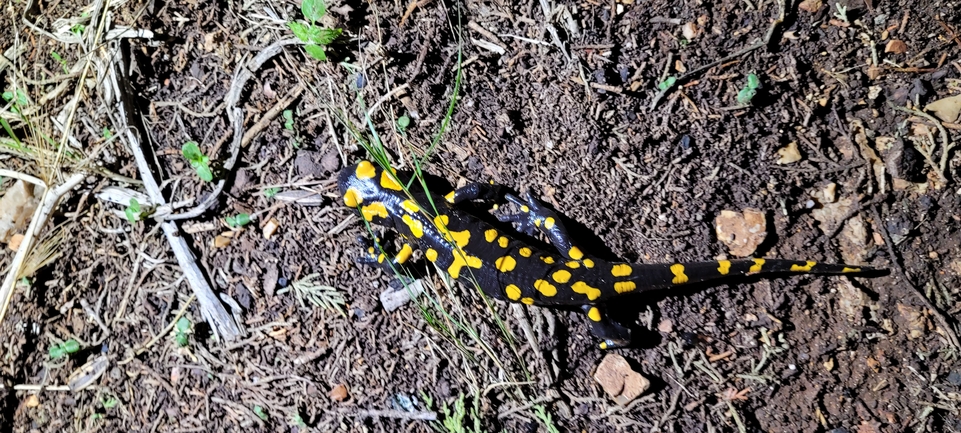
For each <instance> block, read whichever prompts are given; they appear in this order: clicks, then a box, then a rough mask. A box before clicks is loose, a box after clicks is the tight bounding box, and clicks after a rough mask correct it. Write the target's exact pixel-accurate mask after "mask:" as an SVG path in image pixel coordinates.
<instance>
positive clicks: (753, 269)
mask: <svg viewBox="0 0 961 433" xmlns="http://www.w3.org/2000/svg"><path fill="white" fill-rule="evenodd" d="M762 266H764V259H754V265H753V266H751V269H748V272H750V273H752V274H753V273H757V272H761V267H762Z"/></svg>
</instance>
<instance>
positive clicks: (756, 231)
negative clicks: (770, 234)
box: [714, 208, 767, 257]
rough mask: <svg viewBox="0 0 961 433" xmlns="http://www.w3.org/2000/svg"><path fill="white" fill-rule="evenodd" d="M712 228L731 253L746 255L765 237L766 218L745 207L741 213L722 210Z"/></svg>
mask: <svg viewBox="0 0 961 433" xmlns="http://www.w3.org/2000/svg"><path fill="white" fill-rule="evenodd" d="M714 230H715V232H716V233H717V239H718V240H719V241H721V242H722V243H724V245H726V246H727V248H728V250H729V251H730V252H731V254H733V255H735V256H738V257H747V256H750V255H751V254H754V251H755V250H756V249H757V246H758V245H761V243H762V242H764V238H766V237H767V219H766V218H765V216H764V213H763V212H761V211H760V210H757V209H751V208H745V209H744V212H743V213H741V212H735V211H732V210H722V211H721V214H720V215H718V216H717V218H715V220H714Z"/></svg>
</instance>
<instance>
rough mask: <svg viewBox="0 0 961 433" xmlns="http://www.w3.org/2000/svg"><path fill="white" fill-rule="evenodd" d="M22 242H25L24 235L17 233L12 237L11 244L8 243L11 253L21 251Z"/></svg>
mask: <svg viewBox="0 0 961 433" xmlns="http://www.w3.org/2000/svg"><path fill="white" fill-rule="evenodd" d="M22 242H23V235H22V234H20V233H17V234H15V235H13V236H10V242H7V248H9V249H10V251H17V250H19V249H20V244H21V243H22Z"/></svg>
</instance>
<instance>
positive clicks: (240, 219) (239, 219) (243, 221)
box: [224, 213, 250, 229]
mask: <svg viewBox="0 0 961 433" xmlns="http://www.w3.org/2000/svg"><path fill="white" fill-rule="evenodd" d="M224 222H226V223H227V226H228V227H230V228H232V229H236V228H240V227H243V226H245V225H247V224H250V214H248V213H239V214H237V215H234V216H229V217H226V218H224Z"/></svg>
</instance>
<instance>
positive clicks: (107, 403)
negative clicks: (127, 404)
mask: <svg viewBox="0 0 961 433" xmlns="http://www.w3.org/2000/svg"><path fill="white" fill-rule="evenodd" d="M100 404H102V405H103V408H104V409H113V408H115V407H117V405H119V404H120V400H117V399H116V398H113V397H110V398H107V399H101V400H100Z"/></svg>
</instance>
